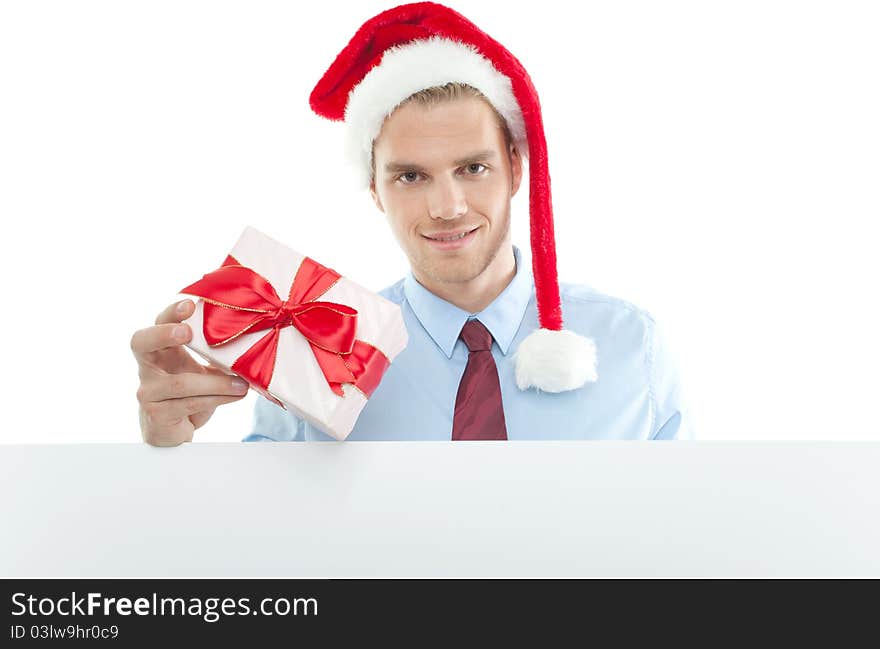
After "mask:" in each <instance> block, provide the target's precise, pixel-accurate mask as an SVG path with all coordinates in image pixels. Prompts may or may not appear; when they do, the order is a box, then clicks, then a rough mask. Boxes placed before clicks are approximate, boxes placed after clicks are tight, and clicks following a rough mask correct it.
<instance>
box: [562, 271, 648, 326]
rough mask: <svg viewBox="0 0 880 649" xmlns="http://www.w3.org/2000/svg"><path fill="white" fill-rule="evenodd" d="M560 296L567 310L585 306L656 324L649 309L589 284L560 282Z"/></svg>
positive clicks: (609, 313) (612, 314) (644, 322)
mask: <svg viewBox="0 0 880 649" xmlns="http://www.w3.org/2000/svg"><path fill="white" fill-rule="evenodd" d="M559 297H560V299H561V300H562V305H563V309H564V310H565V311H566V312H567V311H569V310H572V309H574V310H575V311H579V310H580V309H579V308H578V307H585V308H586V309H588V310H590V311H592V312H594V313H595V312H604V313H606V314H608V315H609V316H616V317H628V318H631V319H635V320H638V321H641V322H642V323H643V324H644V325H646V326H653V325H654V317H653V316H652V315H651V313H650V312H649V311H648V310H647V309H644V308H642V307H640V306H638V305H636V304H634V303H633V302H630V301H629V300H625V299H623V298H621V297H617V296H615V295H610V294H608V293H604V292H602V291H599V290H597V289H595V288H593V287H592V286H589V285H587V284H575V283H571V282H560V283H559Z"/></svg>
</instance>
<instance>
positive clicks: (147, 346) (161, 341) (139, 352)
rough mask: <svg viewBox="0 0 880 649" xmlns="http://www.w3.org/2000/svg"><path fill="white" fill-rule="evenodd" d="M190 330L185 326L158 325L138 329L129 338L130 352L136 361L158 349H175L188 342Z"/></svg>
mask: <svg viewBox="0 0 880 649" xmlns="http://www.w3.org/2000/svg"><path fill="white" fill-rule="evenodd" d="M191 337H192V329H191V328H190V326H189V325H187V324H175V323H169V324H160V325H155V326H153V327H147V328H145V329H138V330H137V331H135V332H134V335H133V336H132V337H131V351H132V352H133V353H134V355H135V357H136V358H138V360H141V359H142V357H143V356H144V355H145V354H149V353H150V352H156V351H159V350H160V349H168V348H169V347H177V346H179V345H183V344H184V343H187V342H189V340H190V338H191Z"/></svg>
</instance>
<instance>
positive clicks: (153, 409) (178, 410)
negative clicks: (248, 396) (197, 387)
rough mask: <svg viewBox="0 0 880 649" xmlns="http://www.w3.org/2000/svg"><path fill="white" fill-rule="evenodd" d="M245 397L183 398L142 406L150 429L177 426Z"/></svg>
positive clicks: (152, 402) (240, 395) (151, 402)
mask: <svg viewBox="0 0 880 649" xmlns="http://www.w3.org/2000/svg"><path fill="white" fill-rule="evenodd" d="M242 397H244V395H243V394H239V395H233V396H214V395H212V396H203V397H183V398H182V399H166V400H165V401H150V402H148V403H146V404H143V405H142V409H143V412H144V415H145V416H146V422H145V423H146V424H147V426H149V427H155V426H167V425H171V424H176V423H177V422H178V421H180V420H181V419H183V418H184V417H189V416H190V415H194V414H195V413H197V412H204V411H210V410H213V409H214V408H216V407H217V406H221V405H223V404H225V403H232V402H233V401H238V400H239V399H241V398H242Z"/></svg>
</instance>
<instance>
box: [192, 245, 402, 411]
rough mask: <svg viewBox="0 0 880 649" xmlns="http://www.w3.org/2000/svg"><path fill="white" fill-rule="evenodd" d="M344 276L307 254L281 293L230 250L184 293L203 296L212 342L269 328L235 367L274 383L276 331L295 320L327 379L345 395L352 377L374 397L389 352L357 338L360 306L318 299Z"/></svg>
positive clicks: (261, 382)
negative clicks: (286, 291) (345, 385)
mask: <svg viewBox="0 0 880 649" xmlns="http://www.w3.org/2000/svg"><path fill="white" fill-rule="evenodd" d="M339 278H340V275H339V273H337V272H336V271H334V270H331V269H330V268H326V267H324V266H322V265H321V264H319V263H318V262H316V261H314V260H313V259H310V258H308V257H306V258H305V259H303V262H302V264H301V265H300V267H299V269H298V270H297V272H296V277H294V280H293V284H291V287H290V295H289V296H288V298H287V300H285V301H283V302H282V301H281V298H279V297H278V294H277V293H276V292H275V289H274V288H273V287H272V285H271V284H270V283H269V281H268V280H267V279H266V278H265V277H263V276H262V275H260V274H259V273H257V272H255V271H253V270H251V269H250V268H248V267H247V266H242V265H241V264H239V263H238V261H236V259H235V258H234V257H232V256H231V255H230V256H228V257H227V258H226V261H224V262H223V265H222V266H221V267H220V268H218V269H217V270H215V271H213V272H211V273H208V274H207V275H205V276H204V277H202V279H200V280H199V281H197V282H195V283H194V284H190V285H189V286H187V287H186V288H184V289H183V290H181V291H180V292H181V293H186V294H189V295H195V296H198V297H200V298H202V299H203V300H204V302H205V305H204V319H203V323H202V330H203V332H204V334H205V340H206V341H207V342H208V344H209V345H211V346H212V347H213V346H217V345H224V344H226V343H228V342H229V341H231V340H234V339H235V338H238V337H239V336H240V335H242V334H244V333H247V332H255V331H262V330H263V329H271V331H270V332H269V333H268V334H266V335H265V336H263V337H262V338H260V339H259V340H258V341H257V342H256V343H254V345H253V346H252V347H251V348H250V349H248V350H247V351H246V352H245V353H244V354H242V355H241V356H240V357H239V358H238V359H237V360H236V361H235V363H234V364H233V365H232V368H231V369H232V371H233V372H236V373H237V374H239V375H241V376H242V377H244V378H246V379H247V380H249V381H250V382H252V383H254V384H256V385H258V386H260V387H261V388H263V389H264V390H267V389H268V387H269V382H270V381H271V380H272V374H273V372H274V370H275V356H276V352H277V350H278V334H279V332H280V330H281V329H283V328H284V327H291V326H292V327H295V328H296V329H297V330H299V332H300V333H302V335H303V336H305V338H306V340H308V341H309V344H310V346H311V348H312V352H313V353H314V355H315V358H316V359H317V361H318V365H319V366H320V367H321V371H322V372H323V373H324V377H325V378H326V379H327V383H328V384H329V385H330V389H331V390H333V392H334V393H336V394H338V395H339V396H344V392H343V391H342V384H343V383H351V384H353V385H355V386H356V387H357V388H359V389H360V390H361V392H363V393H364V395H365V396H367V397H369V396H370V395H371V394H372V393H373V390H375V389H376V386H377V385H379V380H380V379H381V378H382V374H383V373H384V372H385V370H386V369H387V367H388V359H387V358H386V357H385V355H384V354H383V353H382V352H381V351H379V350H378V349H376V348H375V347H373V346H372V345H370V344H368V343H365V342H364V341H362V340H357V339H356V338H355V333H356V331H357V311H356V310H355V309H353V308H351V307H349V306H346V305H344V304H337V303H335V302H318V301H317V298H319V297H320V296H321V295H323V294H324V293H326V292H327V291H328V290H329V289H330V287H332V286H333V285H334V284H335V283H336V282H337V281H338V280H339Z"/></svg>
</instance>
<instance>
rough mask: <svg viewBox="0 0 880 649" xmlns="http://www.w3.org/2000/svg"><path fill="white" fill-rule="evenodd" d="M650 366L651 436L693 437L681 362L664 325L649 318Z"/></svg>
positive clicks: (670, 437) (690, 438)
mask: <svg viewBox="0 0 880 649" xmlns="http://www.w3.org/2000/svg"><path fill="white" fill-rule="evenodd" d="M648 326H649V332H648V340H649V349H648V356H649V359H650V360H649V366H650V381H651V399H652V401H653V405H654V420H653V421H654V423H653V426H652V430H651V439H679V440H693V439H695V433H694V429H693V422H692V421H691V413H690V409H689V407H688V404H687V398H686V396H685V393H684V389H683V387H682V384H681V378H680V376H679V371H678V365H677V363H676V362H675V359H674V358H673V355H672V353H671V350H670V349H669V346H668V343H667V341H666V338H665V336H664V334H663V329H662V328H658V326H657V324H656V322H655V321H654V319H653V318H649V320H648Z"/></svg>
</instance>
